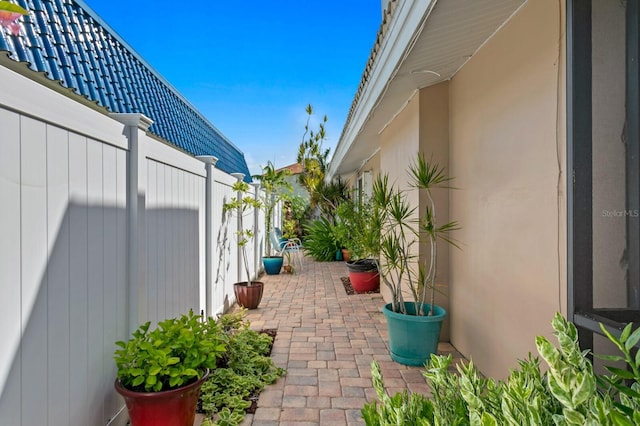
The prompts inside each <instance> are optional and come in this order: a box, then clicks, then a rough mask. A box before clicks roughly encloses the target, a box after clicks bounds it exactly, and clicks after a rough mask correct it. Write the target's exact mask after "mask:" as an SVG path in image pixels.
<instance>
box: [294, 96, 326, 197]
mask: <svg viewBox="0 0 640 426" xmlns="http://www.w3.org/2000/svg"><path fill="white" fill-rule="evenodd" d="M305 112H306V113H307V122H306V124H305V126H304V133H303V134H302V141H301V142H300V147H299V150H298V163H300V164H301V165H302V168H303V170H304V172H303V173H302V174H300V176H299V178H298V179H299V181H300V184H301V185H302V186H303V187H305V188H306V189H307V191H308V192H309V194H310V195H311V197H312V205H313V194H314V193H315V192H316V190H317V188H318V185H320V184H322V183H323V182H324V175H325V171H326V169H327V161H328V160H327V159H328V157H329V152H331V150H330V149H329V148H327V149H324V147H323V146H322V144H323V142H324V141H325V139H326V133H325V129H324V125H325V123H326V122H327V116H326V115H325V116H324V118H323V119H322V122H321V123H320V124H319V125H318V130H316V131H315V132H314V131H313V130H310V129H309V122H310V121H311V116H312V115H313V107H312V106H311V104H309V105H307V108H306V109H305Z"/></svg>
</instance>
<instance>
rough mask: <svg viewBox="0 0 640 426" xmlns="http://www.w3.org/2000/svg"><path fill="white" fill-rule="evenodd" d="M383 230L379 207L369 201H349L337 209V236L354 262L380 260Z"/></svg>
mask: <svg viewBox="0 0 640 426" xmlns="http://www.w3.org/2000/svg"><path fill="white" fill-rule="evenodd" d="M381 228H382V222H381V215H380V214H379V212H378V207H377V206H375V205H373V204H372V203H370V202H368V201H360V202H354V201H352V200H350V199H349V200H346V201H343V202H342V203H340V205H339V206H338V208H337V209H336V221H335V235H336V237H337V239H338V241H340V243H341V244H342V245H343V246H344V247H345V248H347V249H348V250H349V252H350V253H351V258H352V260H358V259H378V258H379V256H380V230H381Z"/></svg>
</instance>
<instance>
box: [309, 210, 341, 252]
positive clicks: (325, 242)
mask: <svg viewBox="0 0 640 426" xmlns="http://www.w3.org/2000/svg"><path fill="white" fill-rule="evenodd" d="M305 233H306V237H305V239H304V244H303V248H304V251H305V253H306V254H308V255H310V256H311V257H313V258H314V259H315V260H316V261H318V262H329V261H332V260H335V257H336V251H338V250H339V249H340V248H341V243H340V241H338V239H337V237H336V234H335V227H334V225H332V224H331V222H329V221H328V220H327V219H326V218H324V217H321V218H320V219H318V220H315V221H313V222H311V223H310V224H309V225H307V226H306V227H305Z"/></svg>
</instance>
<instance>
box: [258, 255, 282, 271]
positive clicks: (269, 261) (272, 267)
mask: <svg viewBox="0 0 640 426" xmlns="http://www.w3.org/2000/svg"><path fill="white" fill-rule="evenodd" d="M283 260H284V259H283V258H282V256H270V257H263V258H262V264H263V265H264V270H265V272H266V273H267V275H278V274H279V273H280V269H282V262H283Z"/></svg>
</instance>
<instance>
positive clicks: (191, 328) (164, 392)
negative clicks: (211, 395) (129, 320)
mask: <svg viewBox="0 0 640 426" xmlns="http://www.w3.org/2000/svg"><path fill="white" fill-rule="evenodd" d="M150 325H151V324H150V323H149V322H147V323H145V324H143V325H142V326H140V327H139V328H138V330H136V331H135V332H134V333H133V335H132V337H131V339H130V340H128V341H126V342H123V341H119V342H116V345H117V346H118V347H119V349H117V350H116V351H115V354H114V359H115V362H116V366H117V368H118V377H117V379H116V381H115V388H116V390H117V391H118V393H120V395H122V396H123V397H124V399H125V402H126V404H127V409H128V411H129V417H130V419H131V425H132V426H152V425H158V424H167V425H169V424H170V425H176V426H192V425H193V421H194V418H195V412H196V404H197V401H198V393H199V390H200V386H201V385H202V384H203V382H204V381H205V380H206V379H207V377H208V375H209V370H210V369H213V368H215V367H216V364H217V360H218V358H220V357H221V356H222V355H223V354H224V352H225V350H226V348H225V337H224V333H223V332H222V330H221V329H220V326H219V325H218V324H217V322H216V321H215V320H214V319H213V318H209V319H207V320H203V318H202V317H201V316H199V315H194V313H193V311H191V312H189V314H188V315H182V316H181V317H179V318H172V319H167V320H165V321H161V322H159V323H158V326H157V327H156V328H155V329H153V330H151V331H150V330H149V328H150Z"/></svg>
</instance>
